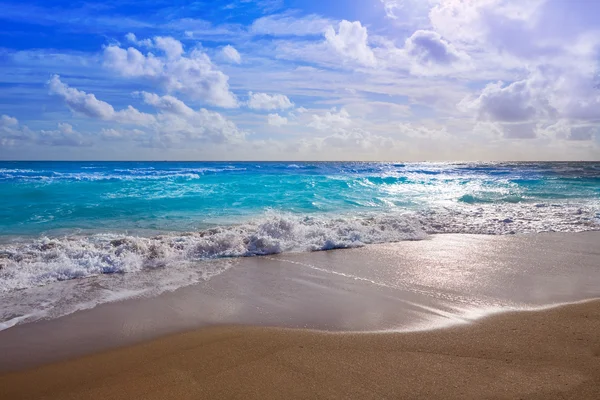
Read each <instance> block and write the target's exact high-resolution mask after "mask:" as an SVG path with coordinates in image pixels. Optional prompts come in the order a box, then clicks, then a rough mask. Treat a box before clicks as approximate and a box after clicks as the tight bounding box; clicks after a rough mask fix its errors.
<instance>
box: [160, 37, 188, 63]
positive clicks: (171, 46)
mask: <svg viewBox="0 0 600 400" xmlns="http://www.w3.org/2000/svg"><path fill="white" fill-rule="evenodd" d="M154 46H155V47H156V48H157V49H159V50H162V51H163V52H164V53H165V55H166V56H167V59H168V60H177V59H179V58H181V55H182V54H183V45H182V44H181V42H180V41H179V40H176V39H173V38H172V37H169V36H156V37H155V38H154Z"/></svg>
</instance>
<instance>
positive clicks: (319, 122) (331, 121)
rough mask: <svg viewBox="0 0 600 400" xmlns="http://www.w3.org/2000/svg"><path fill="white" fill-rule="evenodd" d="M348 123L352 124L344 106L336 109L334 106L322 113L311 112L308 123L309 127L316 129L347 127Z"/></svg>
mask: <svg viewBox="0 0 600 400" xmlns="http://www.w3.org/2000/svg"><path fill="white" fill-rule="evenodd" d="M350 125H352V120H351V119H350V114H349V113H348V111H346V109H344V108H342V109H341V110H340V111H337V109H336V108H335V107H334V108H332V109H331V110H329V111H327V112H325V113H324V114H323V115H317V114H313V116H312V121H311V122H310V123H309V124H308V126H310V127H311V128H315V129H318V130H332V129H340V128H347V127H349V126H350Z"/></svg>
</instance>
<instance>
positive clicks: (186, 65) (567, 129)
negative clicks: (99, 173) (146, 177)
mask: <svg viewBox="0 0 600 400" xmlns="http://www.w3.org/2000/svg"><path fill="white" fill-rule="evenodd" d="M0 10H2V11H1V12H0V159H4V160H13V159H25V160H35V159H41V160H365V161H368V160H386V161H453V160H474V161H475V160H480V161H488V160H600V19H599V18H598V15H600V1H596V0H347V1H341V0H328V1H323V0H304V1H301V0H226V1H214V0H211V1H176V0H171V1H166V0H148V1H144V2H139V1H132V0H119V1H117V0H105V1H102V2H98V1H93V0H89V1H76V0H70V1H57V0H28V1H8V2H6V1H4V2H3V1H2V0H0Z"/></svg>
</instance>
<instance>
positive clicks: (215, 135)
mask: <svg viewBox="0 0 600 400" xmlns="http://www.w3.org/2000/svg"><path fill="white" fill-rule="evenodd" d="M142 98H143V100H144V102H145V103H146V104H149V105H152V106H153V107H155V108H156V109H158V110H159V111H160V113H159V114H158V115H157V116H156V119H157V120H158V121H159V124H158V128H157V131H158V132H159V133H161V134H163V135H165V136H166V137H167V138H169V139H171V140H172V139H174V138H175V137H177V140H178V141H182V140H184V139H186V138H188V139H205V140H209V141H210V142H213V143H230V142H236V141H241V140H243V139H244V136H245V134H244V132H243V131H241V130H239V129H238V127H237V126H236V125H235V124H234V123H233V122H232V121H229V120H228V119H227V118H225V117H224V116H223V115H221V114H219V113H217V112H214V111H209V110H206V109H204V108H201V109H200V110H198V111H194V110H192V109H191V108H190V107H188V106H187V105H186V104H185V103H184V102H182V101H181V100H179V99H177V98H175V97H173V96H158V95H156V94H153V93H146V92H142Z"/></svg>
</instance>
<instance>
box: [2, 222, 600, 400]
mask: <svg viewBox="0 0 600 400" xmlns="http://www.w3.org/2000/svg"><path fill="white" fill-rule="evenodd" d="M598 242H599V233H598V232H588V233H579V234H568V233H561V234H558V233H554V234H537V235H525V236H519V235H517V236H484V235H435V236H432V237H431V238H430V239H428V240H424V241H415V242H410V241H409V242H400V243H390V244H382V245H373V246H367V247H365V248H359V249H349V250H335V251H330V252H317V253H297V254H291V253H290V254H281V255H277V256H269V257H255V258H246V259H235V260H232V261H231V262H233V263H234V265H232V266H231V268H229V269H228V270H226V271H225V272H223V273H222V274H220V275H219V276H217V277H215V278H213V279H211V280H209V281H207V282H205V283H202V284H198V285H192V286H189V287H185V288H181V289H178V290H175V291H173V292H168V293H164V294H162V295H160V296H156V297H142V298H136V299H131V300H126V301H119V302H114V303H109V304H104V305H101V306H98V307H95V308H93V309H91V310H83V311H78V312H75V313H73V314H70V315H67V316H64V317H61V318H57V319H50V320H43V321H38V322H34V323H27V324H20V325H17V326H14V327H12V328H9V329H6V330H4V331H1V332H0V355H1V356H0V388H1V389H0V398H2V399H38V398H39V399H82V398H86V399H87V398H89V399H95V398H98V399H100V398H102V399H106V398H111V399H121V398H129V399H138V398H139V399H171V398H172V399H185V398H361V399H364V398H426V399H430V398H443V399H451V398H457V399H459V398H475V399H480V398H511V399H512V398H531V399H535V398H539V399H549V398H574V399H586V398H589V399H596V398H598V397H597V396H598V393H600V358H599V357H600V336H599V335H598V332H599V329H600V302H599V301H596V300H594V301H587V302H586V301H585V300H588V299H594V298H598V297H600V292H599V290H598V288H599V287H600V271H599V270H598V265H599V264H598V260H599V259H600V254H599V253H598V251H599V250H598ZM582 301H583V302H582ZM560 304H568V305H563V306H557V305H560ZM550 306H552V307H551V308H548V307H550ZM32 382H35V384H31V383H32Z"/></svg>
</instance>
